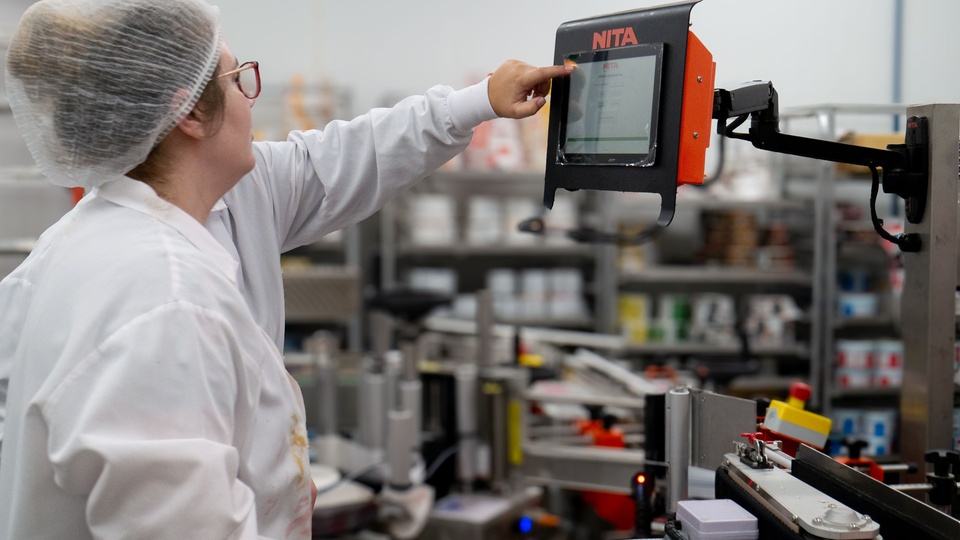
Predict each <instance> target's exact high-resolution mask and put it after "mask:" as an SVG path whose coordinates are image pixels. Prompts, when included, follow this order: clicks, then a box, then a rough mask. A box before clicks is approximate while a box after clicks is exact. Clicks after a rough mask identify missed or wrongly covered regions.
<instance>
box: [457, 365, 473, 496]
mask: <svg viewBox="0 0 960 540" xmlns="http://www.w3.org/2000/svg"><path fill="white" fill-rule="evenodd" d="M456 381H457V382H456V385H457V386H456V388H457V391H456V392H457V396H456V403H457V431H458V432H459V433H458V434H459V436H460V442H459V450H458V451H457V464H458V476H459V479H460V480H461V481H462V482H463V483H464V485H469V484H470V483H472V482H473V480H474V479H475V478H476V476H477V420H478V408H477V398H478V388H477V366H475V365H472V364H463V365H460V366H458V367H457V372H456Z"/></svg>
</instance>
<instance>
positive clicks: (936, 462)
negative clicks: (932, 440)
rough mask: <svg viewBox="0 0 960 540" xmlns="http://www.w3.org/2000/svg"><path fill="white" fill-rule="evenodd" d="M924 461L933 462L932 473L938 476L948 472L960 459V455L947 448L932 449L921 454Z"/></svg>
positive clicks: (944, 475)
mask: <svg viewBox="0 0 960 540" xmlns="http://www.w3.org/2000/svg"><path fill="white" fill-rule="evenodd" d="M923 459H924V461H926V462H927V463H932V464H933V473H934V474H935V475H937V476H940V477H946V476H948V475H949V474H950V468H951V466H952V465H953V464H954V463H957V462H958V461H960V455H958V454H957V453H956V452H951V451H949V450H932V451H930V452H927V453H926V454H924V456H923Z"/></svg>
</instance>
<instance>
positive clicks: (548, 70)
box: [519, 65, 574, 88]
mask: <svg viewBox="0 0 960 540" xmlns="http://www.w3.org/2000/svg"><path fill="white" fill-rule="evenodd" d="M573 69H574V67H573V66H572V65H567V66H543V67H539V68H537V69H534V70H531V71H529V72H527V73H525V74H524V75H523V76H522V77H520V79H519V82H520V84H522V85H523V86H524V88H533V87H534V86H537V85H539V84H542V83H545V82H547V81H549V80H551V79H555V78H557V77H563V76H565V75H569V74H570V72H572V71H573Z"/></svg>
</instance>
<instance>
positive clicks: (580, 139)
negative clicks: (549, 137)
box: [567, 137, 650, 142]
mask: <svg viewBox="0 0 960 540" xmlns="http://www.w3.org/2000/svg"><path fill="white" fill-rule="evenodd" d="M648 140H650V138H649V137H569V138H568V139H567V142H606V141H648Z"/></svg>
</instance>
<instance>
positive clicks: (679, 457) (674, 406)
mask: <svg viewBox="0 0 960 540" xmlns="http://www.w3.org/2000/svg"><path fill="white" fill-rule="evenodd" d="M666 423H667V425H666V428H667V441H666V450H667V467H668V469H667V513H668V514H672V513H675V512H676V511H677V503H678V502H680V501H683V500H686V499H687V497H688V487H689V483H688V482H689V481H688V475H689V472H690V391H689V390H688V389H686V388H677V389H673V390H670V391H669V392H668V393H667V422H666Z"/></svg>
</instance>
